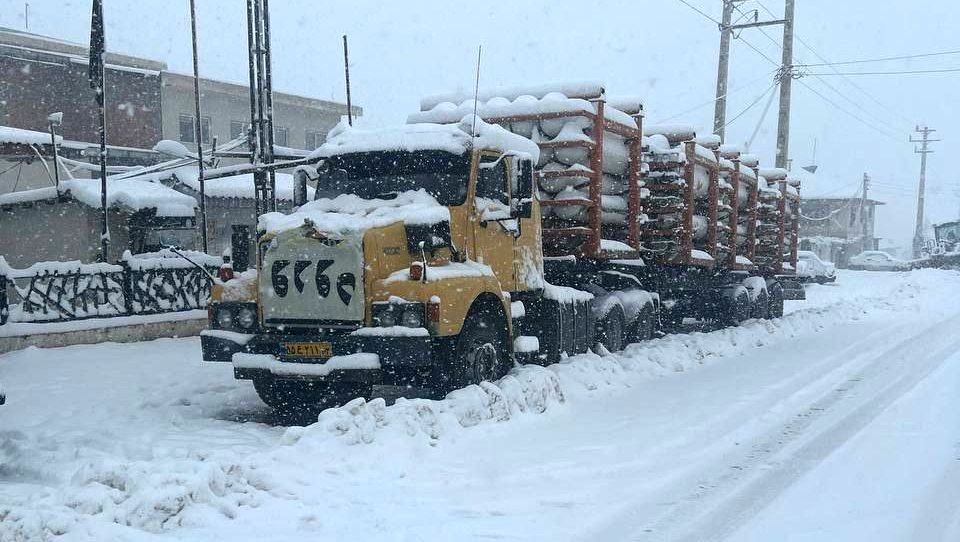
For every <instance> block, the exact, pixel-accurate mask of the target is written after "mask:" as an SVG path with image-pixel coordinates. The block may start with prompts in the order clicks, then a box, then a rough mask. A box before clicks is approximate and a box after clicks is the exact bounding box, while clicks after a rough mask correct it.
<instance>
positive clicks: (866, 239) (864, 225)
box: [860, 172, 873, 252]
mask: <svg viewBox="0 0 960 542" xmlns="http://www.w3.org/2000/svg"><path fill="white" fill-rule="evenodd" d="M869 190H870V176H869V175H867V174H866V172H864V174H863V190H861V193H862V195H861V197H860V228H861V233H860V236H861V239H860V247H861V252H862V251H864V250H873V238H872V237H871V236H870V235H869V231H870V227H869V222H868V219H869V215H870V211H869V209H868V204H869V202H870V198H869V197H868V192H869Z"/></svg>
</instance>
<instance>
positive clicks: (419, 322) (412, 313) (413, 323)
mask: <svg viewBox="0 0 960 542" xmlns="http://www.w3.org/2000/svg"><path fill="white" fill-rule="evenodd" d="M421 308H422V306H421ZM422 314H423V311H422V310H419V311H418V310H416V309H413V308H408V309H404V311H403V317H402V318H401V319H400V323H401V324H403V325H404V326H406V327H423V316H421V315H422Z"/></svg>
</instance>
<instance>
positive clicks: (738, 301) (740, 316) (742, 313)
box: [720, 286, 751, 326]
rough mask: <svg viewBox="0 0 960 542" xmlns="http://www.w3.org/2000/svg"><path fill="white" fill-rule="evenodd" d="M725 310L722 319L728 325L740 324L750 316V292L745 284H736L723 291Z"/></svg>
mask: <svg viewBox="0 0 960 542" xmlns="http://www.w3.org/2000/svg"><path fill="white" fill-rule="evenodd" d="M723 299H724V303H723V309H722V310H723V312H722V314H721V315H720V321H721V322H722V323H724V324H725V325H728V326H738V325H740V324H741V323H742V322H744V321H746V320H748V319H749V318H750V313H751V307H750V292H749V291H747V289H746V287H744V286H734V287H733V288H729V289H727V290H726V291H724V293H723Z"/></svg>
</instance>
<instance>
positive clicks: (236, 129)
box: [230, 120, 250, 139]
mask: <svg viewBox="0 0 960 542" xmlns="http://www.w3.org/2000/svg"><path fill="white" fill-rule="evenodd" d="M249 129H250V123H249V122H244V121H242V120H231V121H230V139H237V138H239V137H247V131H248V130H249Z"/></svg>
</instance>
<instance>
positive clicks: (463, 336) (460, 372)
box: [435, 308, 510, 393]
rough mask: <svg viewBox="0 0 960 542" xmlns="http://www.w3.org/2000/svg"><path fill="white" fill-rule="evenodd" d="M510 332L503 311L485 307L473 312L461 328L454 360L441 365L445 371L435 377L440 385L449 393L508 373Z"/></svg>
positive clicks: (490, 380)
mask: <svg viewBox="0 0 960 542" xmlns="http://www.w3.org/2000/svg"><path fill="white" fill-rule="evenodd" d="M506 336H507V329H506V324H505V323H504V318H503V314H502V313H500V312H499V311H497V312H494V311H490V310H486V309H485V308H481V309H480V310H478V311H473V312H471V313H470V314H469V315H468V316H467V319H466V321H465V322H464V324H463V330H461V331H460V338H459V340H458V341H457V351H456V356H455V358H454V360H453V362H452V363H451V364H450V365H449V366H444V367H440V368H438V369H439V370H440V371H442V372H441V374H438V375H437V376H436V378H435V380H436V381H437V383H438V384H439V387H440V389H441V390H442V391H443V392H444V393H448V392H450V391H453V390H455V389H459V388H462V387H465V386H469V385H470V384H479V383H481V382H483V381H487V382H493V381H494V380H497V379H499V378H500V377H501V376H503V375H505V374H507V371H509V370H510V366H509V364H508V363H507V360H508V359H509V356H508V355H507V354H508V352H507V347H506V340H505V337H506Z"/></svg>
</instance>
